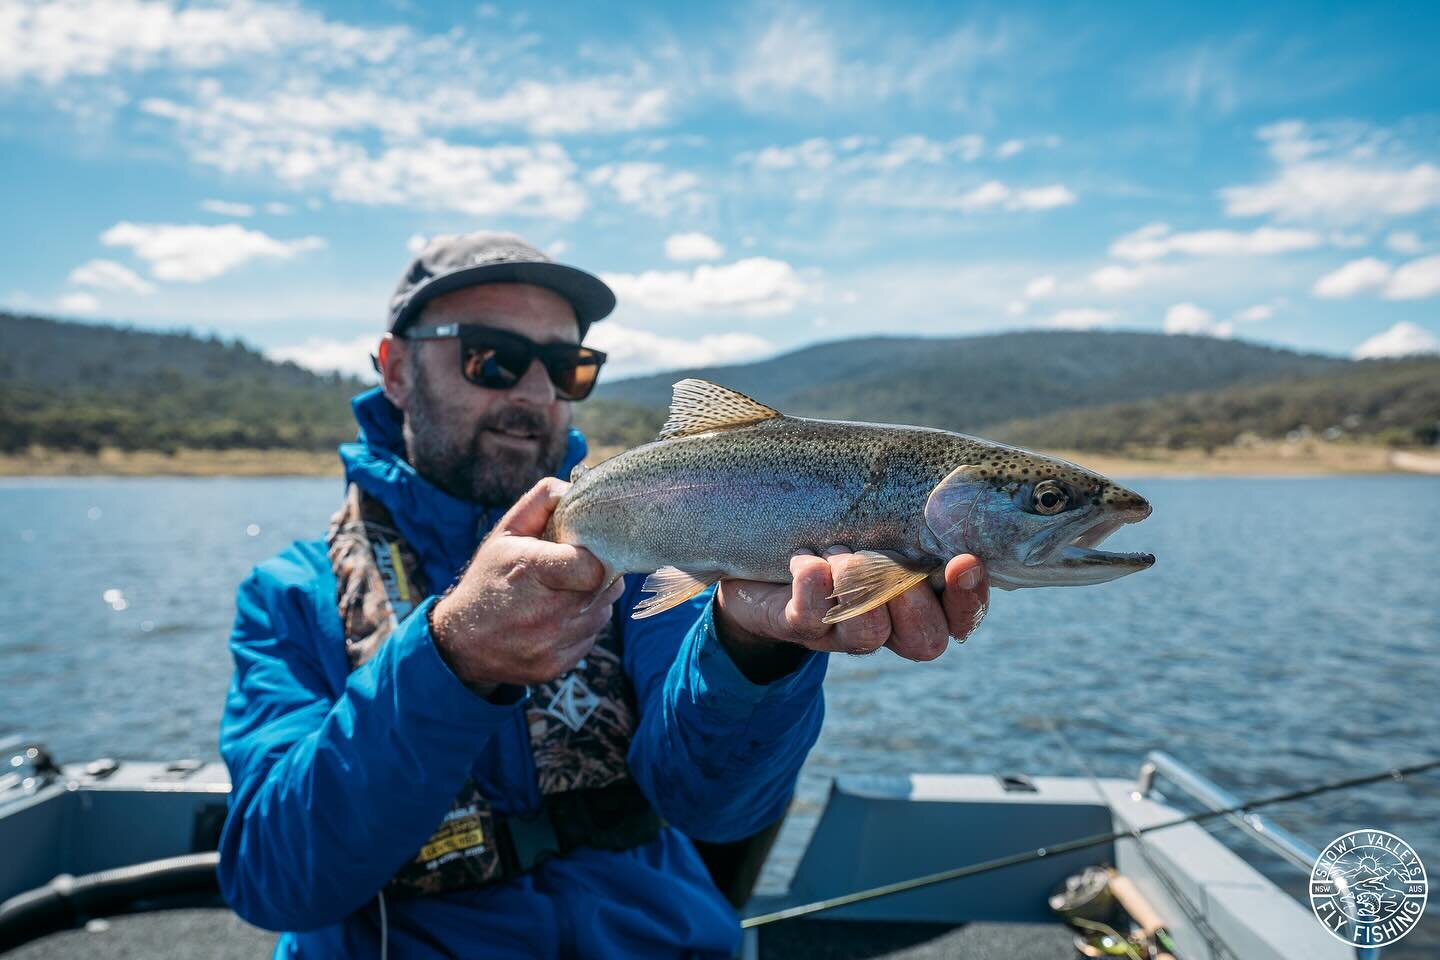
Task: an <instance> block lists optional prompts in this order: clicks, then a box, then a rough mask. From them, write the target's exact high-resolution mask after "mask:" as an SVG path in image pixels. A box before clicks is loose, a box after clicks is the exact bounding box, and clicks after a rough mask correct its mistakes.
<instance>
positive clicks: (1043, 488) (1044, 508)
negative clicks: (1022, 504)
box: [1030, 480, 1070, 517]
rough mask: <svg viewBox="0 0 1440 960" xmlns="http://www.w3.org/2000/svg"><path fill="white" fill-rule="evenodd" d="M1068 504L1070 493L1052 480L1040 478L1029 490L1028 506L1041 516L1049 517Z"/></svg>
mask: <svg viewBox="0 0 1440 960" xmlns="http://www.w3.org/2000/svg"><path fill="white" fill-rule="evenodd" d="M1068 506H1070V494H1068V493H1066V492H1065V488H1064V487H1062V486H1060V484H1059V483H1057V482H1055V481H1054V480H1041V481H1040V482H1039V483H1037V484H1035V489H1034V490H1032V491H1031V492H1030V508H1031V509H1032V510H1034V511H1035V512H1036V513H1038V514H1040V515H1041V516H1045V517H1050V516H1054V515H1055V514H1057V513H1059V512H1060V511H1062V510H1064V509H1065V508H1066V507H1068Z"/></svg>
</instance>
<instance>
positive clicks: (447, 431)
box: [405, 376, 570, 508]
mask: <svg viewBox="0 0 1440 960" xmlns="http://www.w3.org/2000/svg"><path fill="white" fill-rule="evenodd" d="M569 427H570V424H569V419H568V418H566V421H565V422H564V423H551V422H550V419H549V418H548V417H547V416H545V414H543V413H541V412H540V411H539V410H535V409H533V408H531V407H525V406H501V407H498V408H497V409H494V410H491V411H490V412H488V413H487V414H485V415H483V416H482V417H480V418H478V419H471V415H470V414H468V413H463V412H461V411H460V410H458V409H447V408H446V407H445V404H444V403H443V402H442V401H441V400H440V399H439V398H438V397H436V396H435V395H434V394H433V393H432V392H431V388H430V385H429V383H428V382H427V379H426V378H425V377H423V376H422V377H420V378H419V379H418V380H417V382H416V385H415V390H414V391H413V393H412V394H411V399H410V404H409V406H408V409H407V410H406V411H405V446H406V449H407V450H408V452H409V455H410V463H411V464H412V465H413V466H414V467H415V469H416V471H418V472H419V473H420V475H421V476H423V477H424V478H425V479H427V480H429V481H430V482H431V483H433V484H435V485H436V486H437V487H439V488H440V489H442V490H444V491H445V492H446V493H448V494H450V495H451V496H453V497H456V498H457V499H460V500H468V501H470V502H471V503H476V504H479V505H481V506H484V507H504V508H508V507H509V506H510V505H511V504H513V503H514V502H515V501H516V500H518V499H519V498H520V495H521V494H523V493H524V492H525V491H526V490H529V489H530V488H531V487H533V486H534V485H535V484H536V483H538V482H539V481H540V480H541V479H542V478H543V477H548V476H550V475H551V474H553V473H555V471H557V470H559V469H560V466H561V464H563V463H564V461H565V451H566V447H567V440H568V433H569ZM492 431H510V432H519V433H528V434H530V435H532V436H533V437H534V438H535V443H533V444H523V443H514V444H512V443H510V442H508V441H506V440H504V439H501V438H497V437H496V436H494V434H493V432H492Z"/></svg>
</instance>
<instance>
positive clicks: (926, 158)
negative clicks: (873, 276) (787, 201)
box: [735, 134, 985, 173]
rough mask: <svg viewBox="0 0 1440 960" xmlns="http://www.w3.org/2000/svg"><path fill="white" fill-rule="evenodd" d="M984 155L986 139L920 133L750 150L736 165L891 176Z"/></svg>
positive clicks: (821, 140)
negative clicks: (918, 166) (916, 166)
mask: <svg viewBox="0 0 1440 960" xmlns="http://www.w3.org/2000/svg"><path fill="white" fill-rule="evenodd" d="M984 152H985V138H984V137H981V136H979V135H977V134H965V135H963V136H959V137H955V138H953V139H951V140H932V139H930V138H929V137H926V136H922V135H919V134H910V135H907V136H903V137H896V138H894V139H893V140H890V141H889V142H887V143H881V142H879V141H878V140H876V139H875V138H874V137H864V136H858V135H857V136H849V137H842V138H840V139H838V140H831V139H827V138H825V137H811V138H810V139H808V140H804V141H801V142H800V143H796V144H792V145H791V146H784V147H782V146H768V147H762V148H761V149H759V150H749V151H746V152H744V153H741V154H739V155H737V156H736V157H735V162H736V163H740V164H744V165H747V166H753V167H754V168H755V169H756V170H764V171H769V172H775V171H782V170H796V171H809V172H819V171H824V170H832V169H833V170H835V171H837V172H843V173H854V172H874V173H892V172H894V171H896V170H899V169H900V168H902V167H906V166H909V165H911V164H930V165H936V164H942V163H947V162H949V161H952V160H957V159H958V160H961V161H963V162H965V163H970V162H972V161H974V160H977V159H979V158H980V156H981V155H982V154H983V153H984Z"/></svg>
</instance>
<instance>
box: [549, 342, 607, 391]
mask: <svg viewBox="0 0 1440 960" xmlns="http://www.w3.org/2000/svg"><path fill="white" fill-rule="evenodd" d="M545 369H546V370H548V371H549V373H550V381H551V382H552V383H554V384H555V391H556V392H557V393H559V394H560V396H561V397H562V398H564V399H566V400H584V399H585V398H586V397H588V396H590V391H591V390H593V389H594V388H595V379H596V378H597V377H598V376H599V375H600V364H599V363H597V362H595V358H594V357H593V356H592V355H590V352H589V351H588V350H584V349H583V348H582V349H581V350H578V351H576V353H575V355H574V356H572V357H568V358H564V359H560V358H556V359H554V360H552V361H551V362H549V363H547V364H546V365H545Z"/></svg>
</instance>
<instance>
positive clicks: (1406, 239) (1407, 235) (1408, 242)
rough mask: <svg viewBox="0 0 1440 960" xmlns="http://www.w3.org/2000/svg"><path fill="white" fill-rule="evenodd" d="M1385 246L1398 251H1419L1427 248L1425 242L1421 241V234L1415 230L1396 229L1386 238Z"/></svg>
mask: <svg viewBox="0 0 1440 960" xmlns="http://www.w3.org/2000/svg"><path fill="white" fill-rule="evenodd" d="M1385 246H1387V247H1389V248H1390V249H1391V250H1394V251H1395V252H1396V253H1419V252H1420V251H1421V250H1424V249H1425V244H1423V243H1421V242H1420V235H1419V234H1418V233H1416V232H1415V231H1414V230H1396V231H1395V232H1394V233H1392V234H1390V235H1389V236H1388V237H1386V238H1385Z"/></svg>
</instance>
